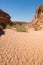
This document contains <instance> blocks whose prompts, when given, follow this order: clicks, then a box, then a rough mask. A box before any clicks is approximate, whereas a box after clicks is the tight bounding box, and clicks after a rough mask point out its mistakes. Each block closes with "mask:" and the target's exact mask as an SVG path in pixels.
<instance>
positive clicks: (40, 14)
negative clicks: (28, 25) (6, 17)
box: [32, 4, 43, 27]
mask: <svg viewBox="0 0 43 65" xmlns="http://www.w3.org/2000/svg"><path fill="white" fill-rule="evenodd" d="M34 24H38V25H39V26H40V27H43V4H41V5H40V6H39V7H38V8H37V9H36V15H35V17H34V19H33V20H32V25H34Z"/></svg>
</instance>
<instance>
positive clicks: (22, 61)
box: [0, 29, 43, 65]
mask: <svg viewBox="0 0 43 65" xmlns="http://www.w3.org/2000/svg"><path fill="white" fill-rule="evenodd" d="M0 65H43V31H30V32H16V31H14V30H12V29H6V30H5V35H2V36H1V37H0Z"/></svg>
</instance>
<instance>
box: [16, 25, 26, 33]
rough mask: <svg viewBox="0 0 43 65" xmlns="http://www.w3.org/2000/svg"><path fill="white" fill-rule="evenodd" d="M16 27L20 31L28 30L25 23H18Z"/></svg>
mask: <svg viewBox="0 0 43 65" xmlns="http://www.w3.org/2000/svg"><path fill="white" fill-rule="evenodd" d="M15 28H16V30H17V31H19V32H26V29H25V26H23V25H16V26H15Z"/></svg>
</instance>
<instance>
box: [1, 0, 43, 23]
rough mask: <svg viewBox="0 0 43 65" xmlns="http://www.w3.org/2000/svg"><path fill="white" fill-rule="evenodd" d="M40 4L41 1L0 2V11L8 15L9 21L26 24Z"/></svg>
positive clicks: (14, 0) (2, 0)
mask: <svg viewBox="0 0 43 65" xmlns="http://www.w3.org/2000/svg"><path fill="white" fill-rule="evenodd" d="M40 4H43V0H0V9H2V10H4V11H5V12H7V13H9V14H10V16H11V20H14V21H26V22H28V21H31V20H32V19H33V18H34V15H35V10H36V8H37V7H38V6H39V5H40Z"/></svg>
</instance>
